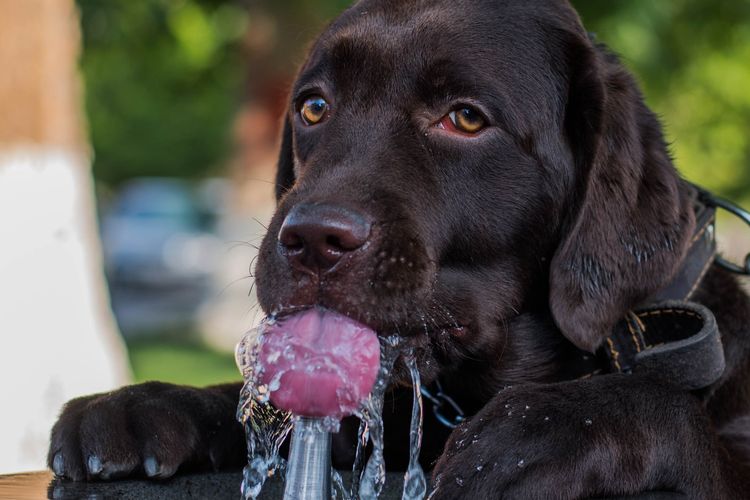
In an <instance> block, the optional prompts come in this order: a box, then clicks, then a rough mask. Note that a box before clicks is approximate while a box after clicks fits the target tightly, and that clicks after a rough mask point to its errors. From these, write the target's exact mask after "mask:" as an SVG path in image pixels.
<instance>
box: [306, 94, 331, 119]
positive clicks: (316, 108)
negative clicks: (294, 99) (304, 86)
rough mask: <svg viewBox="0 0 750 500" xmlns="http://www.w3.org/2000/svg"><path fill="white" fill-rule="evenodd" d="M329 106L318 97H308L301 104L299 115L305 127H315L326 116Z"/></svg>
mask: <svg viewBox="0 0 750 500" xmlns="http://www.w3.org/2000/svg"><path fill="white" fill-rule="evenodd" d="M329 108H330V106H329V105H328V102H327V101H326V100H325V99H323V98H322V97H320V96H313V97H308V98H307V99H305V102H303V103H302V107H301V108H300V111H299V114H300V116H301V117H302V121H303V122H304V123H305V125H317V124H318V123H320V122H322V121H323V120H325V119H326V117H327V116H328V111H329Z"/></svg>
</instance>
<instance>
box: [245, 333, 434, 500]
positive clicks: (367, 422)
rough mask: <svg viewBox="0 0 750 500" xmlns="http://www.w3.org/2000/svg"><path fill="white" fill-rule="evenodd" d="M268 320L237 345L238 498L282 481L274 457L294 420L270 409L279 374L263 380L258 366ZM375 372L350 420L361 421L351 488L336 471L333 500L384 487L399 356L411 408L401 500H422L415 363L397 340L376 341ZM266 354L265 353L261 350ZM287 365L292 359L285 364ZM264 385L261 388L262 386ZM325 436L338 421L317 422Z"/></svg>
mask: <svg viewBox="0 0 750 500" xmlns="http://www.w3.org/2000/svg"><path fill="white" fill-rule="evenodd" d="M274 323H275V321H274V319H273V318H271V319H269V320H267V322H266V323H265V324H262V325H261V326H260V327H259V328H258V330H257V331H253V332H250V333H249V334H248V335H246V336H245V337H244V338H243V339H242V341H241V342H240V343H239V344H238V346H237V350H236V353H235V354H236V359H237V365H238V367H239V368H240V371H241V372H242V375H243V377H244V380H245V384H244V386H243V388H242V391H241V394H240V404H239V407H238V410H237V419H238V420H239V421H240V422H241V423H242V424H243V426H244V428H245V432H246V437H247V450H248V465H247V466H246V467H245V469H244V470H243V480H242V487H241V491H242V498H243V499H244V500H249V499H256V498H257V497H258V496H259V495H260V492H261V489H262V488H263V485H264V483H265V481H266V480H267V479H268V478H269V477H272V476H274V475H280V476H282V477H283V476H284V475H285V472H286V466H287V464H286V461H285V460H284V459H282V458H281V457H280V456H279V449H280V447H281V445H282V443H283V442H284V441H285V439H286V438H287V436H288V435H289V433H290V431H291V429H292V426H293V425H294V422H295V420H296V418H295V417H293V416H292V414H291V413H290V412H287V411H281V410H278V409H277V408H275V406H274V405H273V404H271V401H270V399H271V395H272V393H274V392H275V391H277V390H278V389H279V385H280V378H281V373H282V372H278V373H276V375H274V376H270V374H273V372H270V374H269V376H267V377H264V376H263V373H264V367H263V363H262V362H261V361H260V360H259V358H260V357H263V355H261V354H260V353H261V350H262V349H263V348H264V347H263V345H264V344H263V342H264V338H263V336H262V335H260V334H261V333H263V332H264V331H268V330H267V329H268V326H269V325H274ZM379 340H380V366H379V369H378V373H377V378H376V381H375V384H374V386H373V389H372V392H371V393H370V395H369V396H368V397H367V398H366V399H365V400H364V401H362V403H361V404H360V406H359V409H358V410H357V411H356V412H355V415H356V416H357V417H359V418H360V420H361V422H360V427H359V432H358V439H357V451H356V455H355V460H354V466H353V470H352V472H353V474H352V481H351V486H350V488H347V487H346V486H345V485H344V482H343V480H342V478H341V475H340V474H339V472H338V471H336V470H334V469H332V470H331V485H332V489H331V493H332V495H333V498H334V499H335V500H356V499H360V498H361V499H368V500H369V499H375V498H378V496H379V495H380V494H381V492H382V490H383V487H384V485H385V479H386V469H385V459H384V456H383V446H384V441H383V432H384V429H383V402H384V397H385V392H386V390H387V388H388V386H389V384H390V379H391V373H392V370H393V365H394V363H395V361H396V359H397V358H398V357H399V355H403V360H404V363H405V365H406V368H407V370H408V372H409V374H410V375H411V381H412V385H413V396H414V401H413V406H412V415H411V428H410V433H409V440H410V455H409V467H408V469H407V472H406V474H405V476H404V490H403V495H402V500H421V499H424V498H425V496H426V493H427V481H426V478H425V474H424V472H423V470H422V468H421V467H420V465H419V453H420V448H421V441H422V417H423V406H422V397H421V390H420V389H421V381H420V378H419V371H418V369H417V364H416V359H415V357H414V353H413V351H411V350H406V351H405V350H404V349H403V348H402V347H401V345H400V344H401V343H402V339H401V338H400V337H399V336H396V335H394V336H391V337H385V338H382V337H381V338H380V339H379ZM266 349H267V347H266ZM280 351H281V352H279V354H278V356H276V355H275V350H274V351H273V352H271V353H270V354H269V353H268V352H267V353H266V354H265V361H266V362H270V363H275V362H276V360H277V358H278V357H281V356H283V357H286V358H290V356H291V354H288V353H286V352H283V349H282V350H280ZM290 359H291V358H290ZM262 382H265V383H262ZM320 422H321V425H323V426H324V429H325V430H326V431H327V432H336V431H337V430H338V424H339V421H338V418H333V417H326V418H324V419H321V421H320ZM368 441H370V442H372V453H371V454H370V456H369V459H368V460H367V461H366V464H365V450H366V445H367V443H368Z"/></svg>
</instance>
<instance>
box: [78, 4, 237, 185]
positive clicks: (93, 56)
mask: <svg viewBox="0 0 750 500" xmlns="http://www.w3.org/2000/svg"><path fill="white" fill-rule="evenodd" d="M78 5H79V9H80V11H81V16H82V31H83V42H84V51H83V55H82V59H81V66H82V69H83V77H84V82H85V88H86V109H87V115H88V122H89V128H90V132H89V133H90V137H91V141H92V144H93V148H94V154H95V158H94V174H95V176H96V177H97V179H98V180H100V181H104V182H107V183H111V184H114V183H118V182H120V181H122V180H124V179H127V178H130V177H134V176H139V175H164V176H187V177H190V176H197V175H204V174H205V173H206V172H208V171H210V170H212V169H215V168H217V167H220V166H221V165H220V162H221V161H222V158H223V157H224V154H225V152H226V151H227V146H228V143H229V140H230V134H229V130H230V125H231V119H232V116H233V113H234V110H235V109H236V106H237V102H238V101H239V99H240V93H239V90H240V86H241V84H242V80H243V78H244V72H243V64H242V57H241V55H242V54H241V51H240V50H239V49H238V46H239V42H240V40H241V39H242V37H243V34H244V32H245V30H246V27H247V12H246V10H245V9H244V8H242V6H240V5H238V4H234V3H226V2H209V1H172V0H136V1H115V2H113V1H109V0H79V2H78Z"/></svg>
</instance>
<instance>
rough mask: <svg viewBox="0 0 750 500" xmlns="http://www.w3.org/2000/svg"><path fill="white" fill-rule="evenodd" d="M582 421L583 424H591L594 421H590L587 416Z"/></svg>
mask: <svg viewBox="0 0 750 500" xmlns="http://www.w3.org/2000/svg"><path fill="white" fill-rule="evenodd" d="M583 423H584V424H585V425H591V424H593V423H594V422H593V421H592V420H591V419H590V418H587V419H586V420H584V421H583Z"/></svg>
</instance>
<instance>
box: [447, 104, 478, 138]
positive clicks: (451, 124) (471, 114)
mask: <svg viewBox="0 0 750 500" xmlns="http://www.w3.org/2000/svg"><path fill="white" fill-rule="evenodd" d="M485 125H487V122H486V121H485V119H484V117H483V116H482V115H481V114H480V113H479V111H477V110H475V109H473V108H469V107H465V108H460V109H455V110H453V111H451V112H450V113H448V114H447V115H445V116H444V117H443V119H442V120H440V123H438V127H440V128H442V129H445V130H448V131H451V132H459V133H463V134H469V135H473V134H476V133H479V132H480V131H481V130H482V129H483V128H484V127H485Z"/></svg>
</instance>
